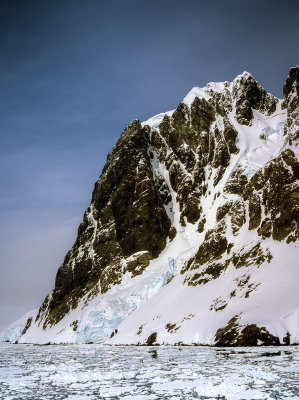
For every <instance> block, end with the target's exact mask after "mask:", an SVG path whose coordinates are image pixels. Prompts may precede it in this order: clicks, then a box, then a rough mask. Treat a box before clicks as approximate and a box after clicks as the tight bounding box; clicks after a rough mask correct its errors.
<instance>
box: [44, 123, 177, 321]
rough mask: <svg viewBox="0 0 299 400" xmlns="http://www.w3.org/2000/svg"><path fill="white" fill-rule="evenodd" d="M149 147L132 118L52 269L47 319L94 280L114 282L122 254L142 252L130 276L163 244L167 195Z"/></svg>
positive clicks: (54, 318) (132, 264)
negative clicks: (71, 239) (68, 247)
mask: <svg viewBox="0 0 299 400" xmlns="http://www.w3.org/2000/svg"><path fill="white" fill-rule="evenodd" d="M149 145H150V142H149V135H148V130H147V129H146V128H142V127H141V124H140V122H139V121H133V122H132V123H131V124H130V125H129V126H128V127H127V128H126V129H125V131H124V132H123V134H122V135H121V137H120V139H119V140H118V142H117V143H116V145H115V146H114V148H113V149H112V151H111V152H110V154H109V155H108V158H107V163H106V165H105V167H104V169H103V172H102V175H101V176H100V178H99V180H98V181H97V182H96V184H95V188H94V191H93V194H92V201H91V205H90V207H89V208H88V209H87V211H86V212H85V214H84V218H83V222H82V223H81V224H80V226H79V229H78V237H77V239H76V242H75V244H74V246H73V248H72V249H71V250H70V251H69V252H68V253H67V255H66V257H65V260H64V262H63V264H62V266H61V267H60V268H59V270H58V272H57V276H56V280H55V287H54V290H53V292H52V296H51V298H50V299H49V300H48V307H49V310H50V311H49V313H48V322H49V323H56V322H57V321H59V320H60V319H61V318H62V317H63V316H64V315H65V314H66V313H67V312H68V311H69V310H70V309H72V308H74V307H76V306H77V303H78V301H79V300H80V299H81V298H82V296H83V295H84V294H86V293H87V292H88V291H90V290H91V288H92V287H93V286H95V285H97V284H98V282H99V281H100V285H101V291H102V292H105V291H107V290H109V288H110V287H111V286H112V285H113V284H117V283H120V281H121V277H122V274H123V272H122V266H121V263H120V260H121V258H122V257H124V258H126V257H129V256H131V255H133V254H135V253H137V252H140V251H141V252H143V255H142V256H140V257H139V258H138V257H137V258H136V259H135V261H134V262H133V261H131V262H130V263H129V265H128V266H127V270H128V271H130V272H132V274H133V276H136V275H138V274H140V273H142V271H143V269H144V268H146V266H147V265H148V264H149V260H150V259H152V258H155V257H157V256H158V255H159V254H160V252H161V251H162V250H163V248H164V247H165V245H166V238H167V236H168V233H169V229H170V225H171V223H170V220H169V218H168V216H167V213H166V211H165V208H164V205H163V204H165V203H167V202H169V200H170V198H171V196H170V194H169V189H168V188H167V185H166V184H165V182H161V180H159V179H156V180H155V177H154V176H153V171H152V168H151V159H150V155H149V151H148V150H149Z"/></svg>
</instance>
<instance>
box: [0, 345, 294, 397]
mask: <svg viewBox="0 0 299 400" xmlns="http://www.w3.org/2000/svg"><path fill="white" fill-rule="evenodd" d="M207 398H211V399H217V398H218V399H222V400H224V399H226V400H231V399H234V400H240V399H279V400H281V399H292V400H294V399H299V346H297V347H296V346H294V347H293V346H292V347H270V348H253V349H252V348H242V349H241V348H236V349H234V348H231V349H216V348H209V347H181V348H179V347H131V346H126V347H108V346H101V345H69V346H33V345H11V344H4V343H2V344H0V399H7V400H8V399H14V400H17V399H30V400H33V399H43V400H44V399H55V400H56V399H68V400H70V399H72V400H75V399H76V400H84V399H89V400H92V399H131V400H133V399H134V400H143V399H146V400H147V399H149V400H151V399H207Z"/></svg>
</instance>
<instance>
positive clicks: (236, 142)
mask: <svg viewBox="0 0 299 400" xmlns="http://www.w3.org/2000/svg"><path fill="white" fill-rule="evenodd" d="M298 71H299V68H298V67H294V68H291V70H290V73H289V76H288V77H287V80H286V83H285V86H284V91H283V93H284V99H283V101H282V100H279V99H277V98H275V97H274V96H273V95H271V94H269V93H267V92H266V90H265V89H263V88H262V87H261V86H260V85H259V83H257V82H256V80H255V79H254V78H253V77H252V76H251V75H250V74H249V73H247V72H244V73H243V74H242V75H239V76H238V77H236V78H235V80H234V81H233V82H230V83H229V82H221V83H209V84H208V85H207V86H206V87H204V88H198V87H195V88H193V89H192V90H191V91H190V92H189V93H188V95H187V96H186V97H185V99H184V100H183V101H182V102H181V103H179V105H178V107H177V108H176V109H175V110H173V111H170V112H167V113H162V114H159V115H157V116H155V117H153V118H151V119H149V120H148V121H146V122H143V123H140V122H139V121H138V120H134V121H133V122H132V123H130V124H129V125H128V127H127V128H126V129H125V130H124V132H123V133H122V135H121V136H120V138H119V140H118V142H117V143H116V145H115V146H114V148H113V149H112V150H111V152H110V153H109V155H108V157H107V162H106V165H105V167H104V169H103V171H102V174H101V176H100V177H99V179H98V181H97V182H96V184H95V187H94V191H93V194H92V200H91V204H90V206H89V207H88V209H87V210H86V212H85V214H84V217H83V221H82V223H81V224H80V226H79V228H78V236H77V239H76V241H75V243H74V245H73V247H72V249H71V250H70V251H69V252H68V253H67V255H66V256H65V259H64V262H63V264H62V265H61V266H60V268H59V269H58V272H57V275H56V279H55V285H54V288H53V290H52V292H51V293H50V294H49V296H47V297H46V299H45V301H44V302H43V304H42V305H41V307H40V309H39V311H38V312H37V313H35V314H33V316H31V317H30V318H29V319H28V320H27V323H26V324H25V325H24V329H23V332H22V334H21V335H20V336H19V339H18V340H19V342H33V343H47V342H54V343H70V342H71V343H73V342H78V343H82V342H83V343H86V342H106V343H111V344H120V343H129V344H155V343H160V344H161V343H169V344H176V343H186V344H192V343H195V344H216V345H257V344H265V345H268V344H289V343H295V342H299V296H298V290H297V287H298V283H299V270H298V262H297V257H298V255H299V253H298V247H297V245H298V212H299V189H298V178H299V163H298V153H299V150H298V147H297V146H298V132H299V131H298V127H299V111H298V110H299V107H298V85H299V84H298V81H299V79H298Z"/></svg>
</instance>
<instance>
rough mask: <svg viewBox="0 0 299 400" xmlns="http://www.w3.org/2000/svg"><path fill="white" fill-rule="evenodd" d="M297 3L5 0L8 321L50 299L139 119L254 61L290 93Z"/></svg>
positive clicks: (3, 221)
mask: <svg viewBox="0 0 299 400" xmlns="http://www.w3.org/2000/svg"><path fill="white" fill-rule="evenodd" d="M298 17H299V2H298V1H293V0H284V1H283V2H281V1H276V0H271V1H270V0H269V1H268V0H265V1H263V0H259V1H255V0H251V1H244V0H236V1H235V0H221V1H219V0H218V1H216V0H209V1H202V0H197V1H194V0H184V1H176V0H172V1H170V0H159V1H156V0H151V1H143V0H118V1H115V0H110V1H101V0H43V1H40V0H0V54H1V57H0V188H1V196H0V330H1V329H3V328H4V327H5V326H6V325H7V324H9V323H10V322H12V321H14V320H15V319H17V318H19V317H20V316H22V315H23V314H24V313H25V312H27V311H29V310H31V309H34V308H38V307H39V306H40V304H41V302H42V301H43V299H44V298H45V296H46V295H47V294H48V293H49V292H50V291H51V289H52V287H53V284H54V279H55V274H56V271H57V269H58V267H59V265H60V264H61V263H62V261H63V258H64V255H65V253H66V252H67V250H68V249H69V248H70V247H71V246H72V244H73V242H74V240H75V237H76V232H77V227H78V225H79V223H80V221H81V220H82V216H83V213H84V210H85V209H86V208H87V207H88V205H89V202H90V199H91V193H92V190H93V186H94V183H95V181H96V180H97V179H98V176H99V175H100V173H101V170H102V168H103V166H104V164H105V161H106V157H107V154H108V152H109V151H110V150H111V148H112V147H113V145H114V144H115V142H116V141H117V139H118V137H119V136H120V134H121V132H122V131H123V129H124V128H125V127H126V125H127V124H128V123H129V122H130V121H131V120H133V119H135V118H138V119H140V120H141V121H143V120H146V119H148V118H150V117H151V116H152V115H155V114H157V113H159V112H163V111H167V110H171V109H173V108H175V107H176V106H177V104H178V103H179V102H180V100H181V99H182V98H183V97H184V96H185V95H186V94H187V92H189V91H190V90H191V88H192V87H193V86H205V85H206V83H208V82H210V81H225V80H227V81H231V80H233V79H234V77H235V76H236V75H238V74H240V73H242V72H243V71H244V70H246V71H249V72H250V73H251V74H252V75H253V76H254V77H255V78H256V79H257V80H258V81H259V82H260V84H261V85H262V86H263V87H264V88H265V89H266V90H268V91H270V92H271V93H273V94H274V95H275V96H277V97H280V98H281V97H282V87H283V83H284V81H285V78H286V76H287V74H288V71H289V68H290V66H292V65H296V64H298V61H299V24H298Z"/></svg>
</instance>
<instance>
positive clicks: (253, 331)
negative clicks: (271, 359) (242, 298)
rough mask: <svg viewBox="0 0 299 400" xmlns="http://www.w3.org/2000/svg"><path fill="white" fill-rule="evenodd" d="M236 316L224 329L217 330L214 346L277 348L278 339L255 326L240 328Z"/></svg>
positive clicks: (263, 328)
mask: <svg viewBox="0 0 299 400" xmlns="http://www.w3.org/2000/svg"><path fill="white" fill-rule="evenodd" d="M237 321H238V316H235V317H234V318H232V319H231V320H230V321H229V322H228V324H227V325H226V326H225V327H224V328H220V329H218V330H217V332H216V335H215V342H216V343H215V345H216V346H224V347H226V346H257V345H263V346H279V345H280V341H279V339H278V337H276V336H273V335H271V333H269V332H268V331H267V329H266V328H265V327H258V326H256V325H255V324H251V325H246V326H240V325H238V323H237Z"/></svg>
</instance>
